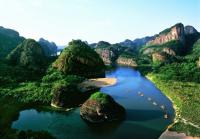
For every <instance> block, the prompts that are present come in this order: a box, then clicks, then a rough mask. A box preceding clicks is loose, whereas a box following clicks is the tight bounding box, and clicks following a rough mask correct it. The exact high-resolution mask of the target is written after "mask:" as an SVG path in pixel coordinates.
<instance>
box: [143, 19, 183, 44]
mask: <svg viewBox="0 0 200 139" xmlns="http://www.w3.org/2000/svg"><path fill="white" fill-rule="evenodd" d="M172 40H178V41H180V42H181V43H183V44H184V43H185V33H184V26H183V24H181V23H178V24H176V25H174V26H172V27H171V28H168V29H165V30H164V31H162V32H160V33H159V35H157V37H156V38H155V39H154V40H152V41H149V42H148V43H147V45H161V44H164V43H166V42H169V41H172Z"/></svg>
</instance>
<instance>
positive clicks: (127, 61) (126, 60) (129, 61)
mask: <svg viewBox="0 0 200 139" xmlns="http://www.w3.org/2000/svg"><path fill="white" fill-rule="evenodd" d="M116 62H117V64H119V65H126V66H131V67H137V63H136V61H135V60H134V59H133V58H131V57H124V56H119V57H118V59H117V61H116Z"/></svg>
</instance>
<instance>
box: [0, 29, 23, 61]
mask: <svg viewBox="0 0 200 139" xmlns="http://www.w3.org/2000/svg"><path fill="white" fill-rule="evenodd" d="M23 40H24V38H23V37H20V36H19V33H18V32H16V31H14V30H11V29H6V28H3V27H0V59H4V58H5V57H6V56H7V55H8V54H9V53H10V52H11V51H12V50H13V49H14V48H15V47H16V46H17V45H18V44H20V43H21V42H22V41H23Z"/></svg>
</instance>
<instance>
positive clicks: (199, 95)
mask: <svg viewBox="0 0 200 139" xmlns="http://www.w3.org/2000/svg"><path fill="white" fill-rule="evenodd" d="M147 77H148V79H150V80H151V81H152V82H153V83H155V85H156V86H157V87H158V88H159V89H160V90H161V91H162V92H163V93H164V94H165V95H166V96H167V97H169V98H170V99H171V100H172V102H173V104H174V107H175V110H176V118H175V122H174V124H173V125H172V126H171V127H170V128H169V130H172V131H177V132H182V133H186V134H187V135H191V136H197V137H200V128H198V127H196V126H199V127H200V118H199V117H200V101H199V100H200V84H199V83H194V82H181V81H174V80H162V79H161V78H160V75H159V74H152V73H151V74H148V75H147Z"/></svg>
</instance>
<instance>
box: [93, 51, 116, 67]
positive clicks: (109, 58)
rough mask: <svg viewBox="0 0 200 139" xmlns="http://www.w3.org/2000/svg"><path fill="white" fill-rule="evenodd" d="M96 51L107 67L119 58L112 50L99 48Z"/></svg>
mask: <svg viewBox="0 0 200 139" xmlns="http://www.w3.org/2000/svg"><path fill="white" fill-rule="evenodd" d="M95 51H96V52H97V53H98V54H99V55H100V57H101V58H102V59H103V62H104V64H106V65H110V64H112V63H113V62H114V61H115V59H116V57H117V54H116V53H115V51H114V50H113V49H112V48H97V49H95Z"/></svg>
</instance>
